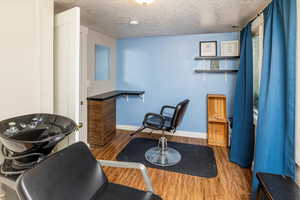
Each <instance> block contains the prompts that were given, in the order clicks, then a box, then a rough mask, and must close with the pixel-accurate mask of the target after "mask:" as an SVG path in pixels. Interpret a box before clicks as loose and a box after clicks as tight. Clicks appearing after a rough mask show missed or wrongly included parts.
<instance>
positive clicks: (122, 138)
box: [92, 130, 251, 200]
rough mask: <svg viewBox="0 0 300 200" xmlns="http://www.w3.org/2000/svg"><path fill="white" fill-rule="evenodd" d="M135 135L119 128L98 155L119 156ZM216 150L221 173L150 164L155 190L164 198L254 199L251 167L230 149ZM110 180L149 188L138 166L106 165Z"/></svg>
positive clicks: (190, 140) (191, 141) (180, 139)
mask: <svg viewBox="0 0 300 200" xmlns="http://www.w3.org/2000/svg"><path fill="white" fill-rule="evenodd" d="M134 137H148V138H149V137H150V138H158V137H159V135H156V134H153V135H148V134H147V133H141V134H139V135H137V136H134ZM131 139H132V138H131V137H130V136H129V133H128V132H126V131H120V130H119V131H118V133H117V136H116V137H115V138H114V139H113V141H112V142H111V143H109V144H107V145H105V146H103V147H101V148H97V149H93V150H92V151H93V154H94V155H95V156H96V158H97V159H105V160H116V156H117V154H118V153H119V152H120V151H121V150H122V149H123V148H124V147H125V146H126V144H128V142H129V141H130V140H131ZM168 139H169V141H174V142H182V143H189V144H199V145H207V144H206V140H203V139H193V138H183V137H174V136H169V138H168ZM211 147H212V148H213V150H214V152H215V157H216V162H217V167H218V176H217V177H215V178H210V179H207V178H200V177H194V176H190V175H185V174H179V173H175V172H169V171H165V170H159V169H153V168H148V172H149V175H150V177H151V179H152V182H153V186H154V191H155V193H156V194H158V195H160V196H161V197H162V198H163V199H164V200H202V199H203V200H217V199H218V200H219V199H224V200H227V199H228V200H239V199H243V200H244V199H250V192H251V171H250V170H249V169H243V168H240V167H239V166H238V165H235V164H233V163H230V162H229V161H228V149H227V148H223V147H214V146H211ZM104 171H105V173H106V175H107V176H108V179H109V181H111V182H114V183H119V184H123V185H127V186H130V187H134V188H138V189H141V190H145V187H144V182H143V178H142V176H141V174H140V172H139V171H138V170H132V169H117V168H110V167H105V168H104Z"/></svg>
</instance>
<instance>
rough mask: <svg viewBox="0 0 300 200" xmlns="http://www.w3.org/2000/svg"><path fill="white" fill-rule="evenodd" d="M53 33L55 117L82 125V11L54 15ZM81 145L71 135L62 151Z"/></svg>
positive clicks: (75, 136) (75, 10) (76, 135)
mask: <svg viewBox="0 0 300 200" xmlns="http://www.w3.org/2000/svg"><path fill="white" fill-rule="evenodd" d="M54 24H55V30H54V113H56V114H60V115H64V116H66V117H69V118H71V119H73V120H74V121H75V122H76V123H77V124H79V123H80V87H81V86H80V81H81V80H80V68H81V67H80V65H81V63H80V8H78V7H75V8H72V9H69V10H67V11H64V12H62V13H59V14H57V15H55V21H54ZM77 141H79V134H78V133H77V132H76V133H75V134H74V133H73V134H71V135H70V136H69V137H68V139H66V140H65V141H64V142H62V143H60V145H59V148H63V147H65V146H68V145H70V144H72V143H75V142H77Z"/></svg>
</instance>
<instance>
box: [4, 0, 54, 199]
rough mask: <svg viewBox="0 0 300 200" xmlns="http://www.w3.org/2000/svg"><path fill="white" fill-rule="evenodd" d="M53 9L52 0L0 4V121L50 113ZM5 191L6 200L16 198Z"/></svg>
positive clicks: (13, 194)
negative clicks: (18, 116)
mask: <svg viewBox="0 0 300 200" xmlns="http://www.w3.org/2000/svg"><path fill="white" fill-rule="evenodd" d="M53 6H54V3H53V0H1V1H0V26H1V28H0V91H1V97H0V120H3V119H6V118H9V117H13V116H16V115H22V114H29V113H34V112H48V113H51V112H53V72H52V71H53V13H54V11H53ZM0 157H2V156H1V155H0ZM6 191H9V192H8V193H7V194H6V199H9V200H14V199H17V196H16V193H15V192H13V191H11V190H6ZM1 192H2V190H1V186H0V193H1ZM0 196H1V194H0Z"/></svg>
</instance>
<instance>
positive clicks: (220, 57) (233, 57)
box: [194, 56, 240, 60]
mask: <svg viewBox="0 0 300 200" xmlns="http://www.w3.org/2000/svg"><path fill="white" fill-rule="evenodd" d="M239 58H240V56H208V57H207V56H205V57H199V56H198V57H195V58H194V59H195V60H226V59H228V60H234V59H239Z"/></svg>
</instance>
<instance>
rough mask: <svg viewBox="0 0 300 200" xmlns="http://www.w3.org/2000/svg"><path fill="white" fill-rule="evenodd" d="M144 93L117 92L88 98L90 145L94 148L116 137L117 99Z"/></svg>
mask: <svg viewBox="0 0 300 200" xmlns="http://www.w3.org/2000/svg"><path fill="white" fill-rule="evenodd" d="M144 93H145V92H144V91H123V90H116V91H111V92H107V93H103V94H99V95H96V96H92V97H88V98H87V100H88V143H89V144H90V146H91V147H92V148H95V147H97V146H98V147H99V146H103V145H105V144H107V143H108V142H110V141H111V140H112V139H113V137H114V136H115V135H116V98H117V97H118V96H123V95H124V96H126V95H128V96H129V95H143V94H144Z"/></svg>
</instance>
